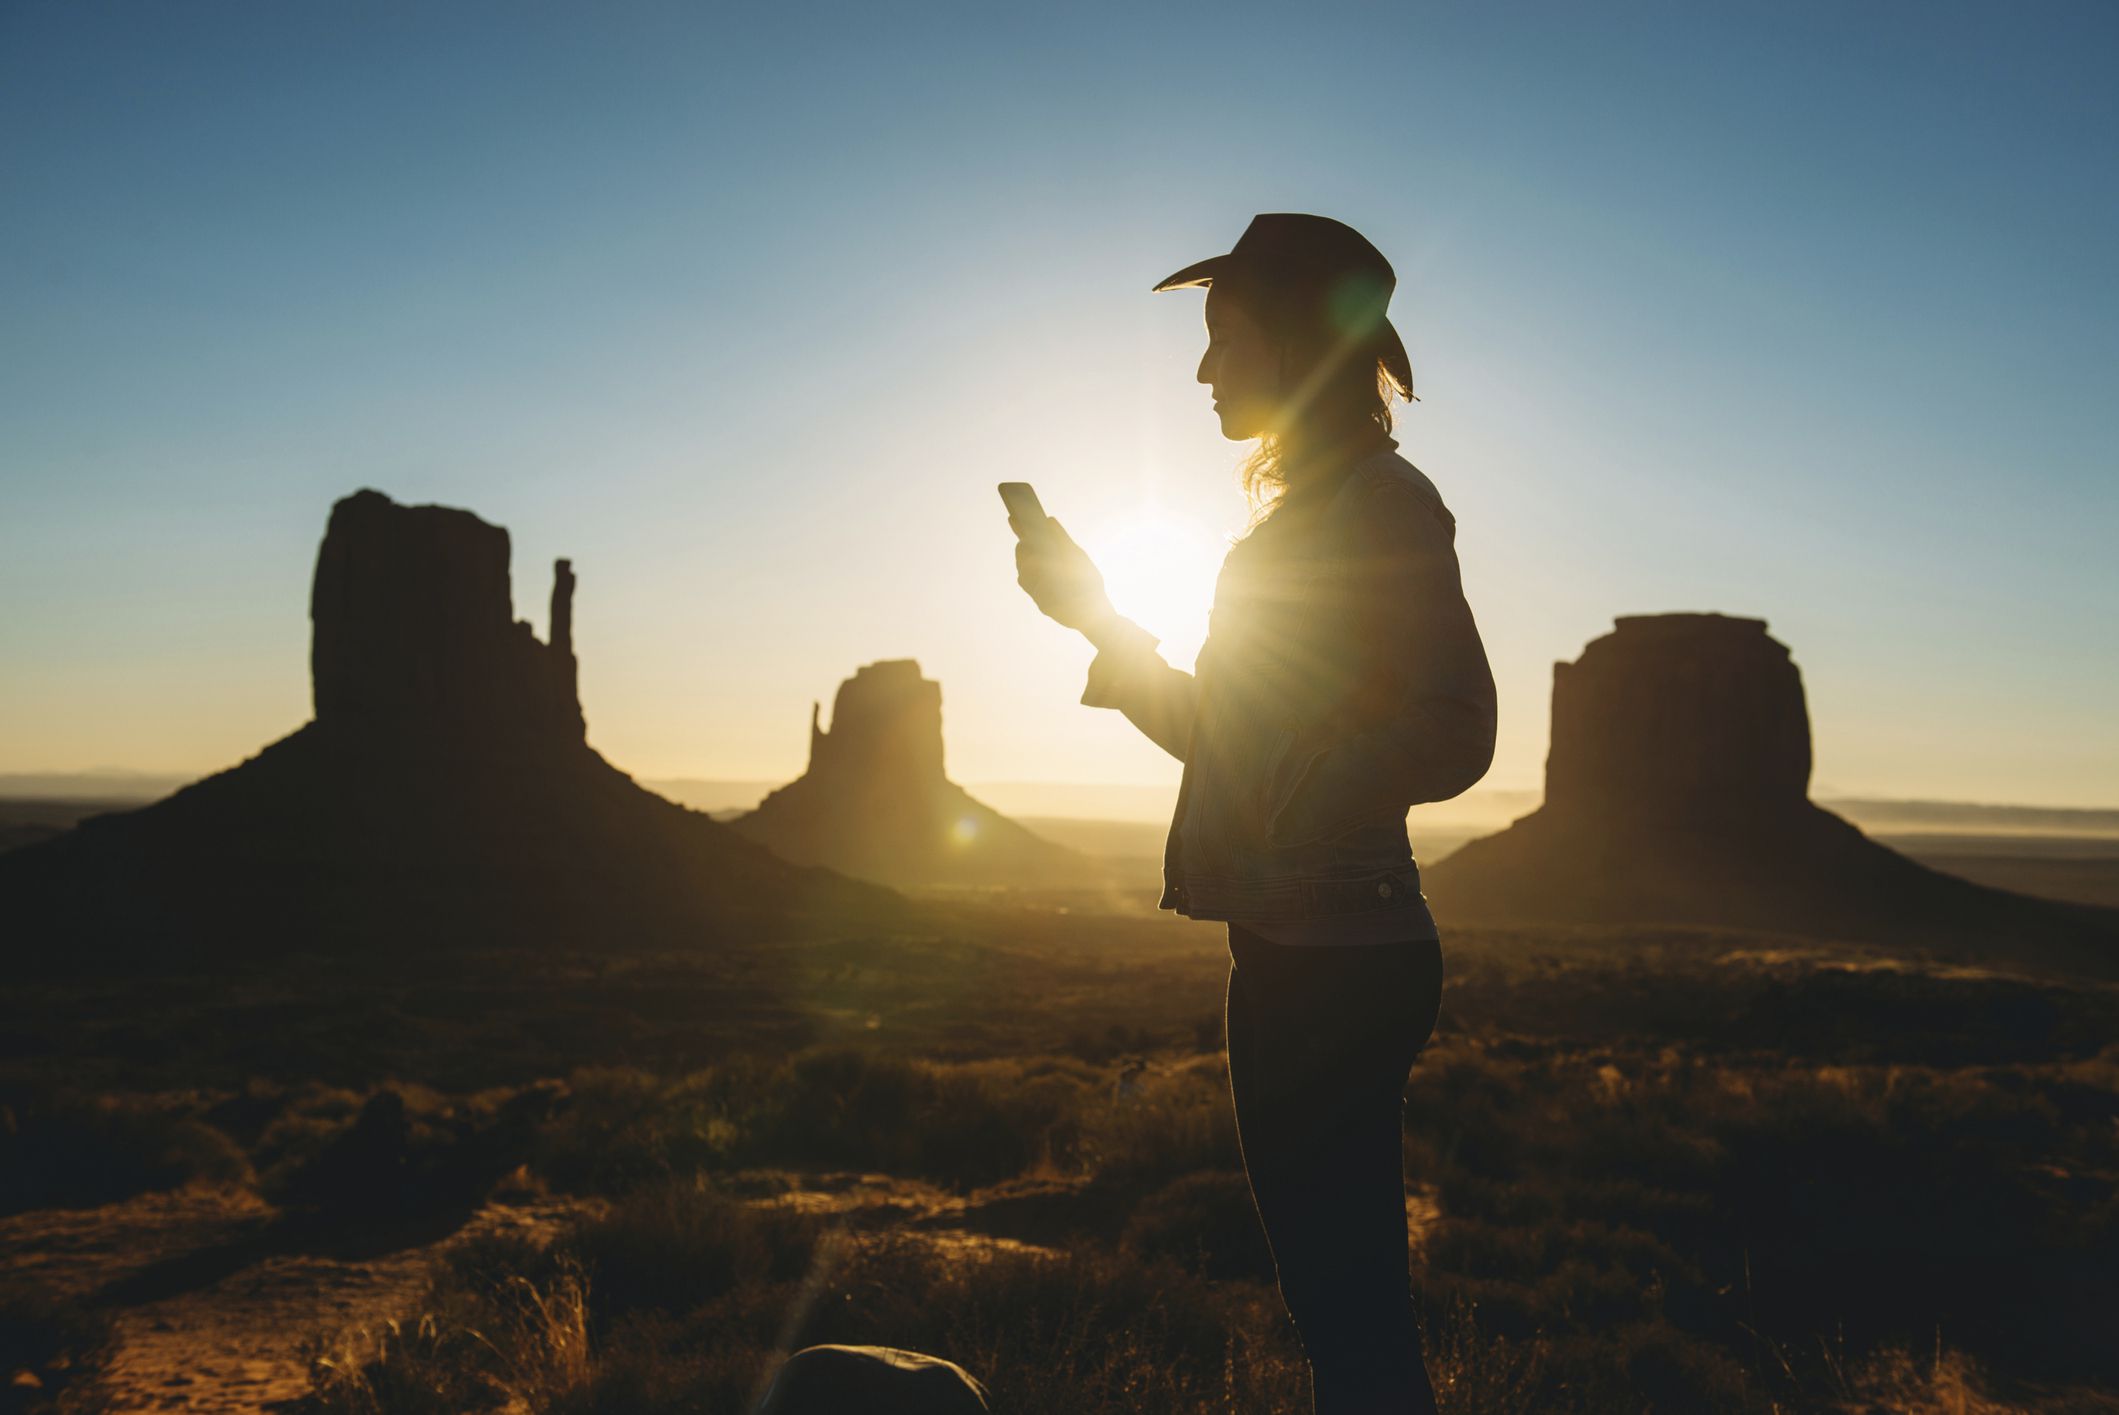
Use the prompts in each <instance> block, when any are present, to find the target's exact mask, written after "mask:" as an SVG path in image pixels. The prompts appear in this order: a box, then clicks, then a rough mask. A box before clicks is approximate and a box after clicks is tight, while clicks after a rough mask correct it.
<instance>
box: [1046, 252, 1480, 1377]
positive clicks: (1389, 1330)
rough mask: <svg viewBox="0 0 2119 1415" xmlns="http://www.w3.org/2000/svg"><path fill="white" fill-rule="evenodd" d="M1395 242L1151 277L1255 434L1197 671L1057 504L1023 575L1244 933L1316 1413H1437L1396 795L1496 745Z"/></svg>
mask: <svg viewBox="0 0 2119 1415" xmlns="http://www.w3.org/2000/svg"><path fill="white" fill-rule="evenodd" d="M1394 285H1395V277H1394V275H1393V274H1392V271H1391V267H1390V264H1389V262H1387V261H1385V260H1384V258H1383V256H1382V255H1381V254H1379V253H1378V252H1377V250H1376V248H1375V247H1374V246H1372V245H1370V244H1369V243H1368V242H1367V241H1366V240H1364V239H1363V238H1362V237H1361V236H1360V235H1359V234H1358V233H1356V232H1355V231H1354V230H1352V229H1351V228H1350V227H1347V226H1344V225H1342V224H1340V223H1339V222H1336V221H1331V220H1328V219H1326V218H1324V217H1319V216H1304V215H1292V214H1276V215H1266V216H1260V217H1258V218H1257V219H1255V220H1254V221H1252V222H1251V224H1250V226H1249V228H1248V229H1246V230H1245V232H1244V233H1243V236H1242V238H1241V239H1240V240H1238V241H1237V243H1236V245H1235V248H1234V249H1233V250H1231V251H1230V252H1229V253H1228V254H1227V255H1220V256H1215V257H1213V258H1211V259H1208V260H1204V261H1201V262H1200V263H1198V264H1197V265H1193V266H1189V267H1187V268H1186V269H1184V270H1181V271H1179V272H1178V273H1177V274H1175V275H1173V276H1171V277H1170V278H1169V279H1167V280H1164V281H1162V282H1161V283H1160V284H1158V285H1157V286H1156V287H1155V288H1156V289H1158V290H1172V289H1181V288H1190V287H1202V286H1203V287H1205V288H1206V291H1207V297H1206V322H1207V351H1206V355H1205V357H1204V358H1203V359H1202V360H1201V361H1200V365H1199V374H1198V378H1199V381H1200V382H1201V383H1204V384H1207V385H1209V386H1210V387H1212V389H1213V392H1214V410H1215V412H1216V413H1217V414H1218V415H1219V417H1220V419H1221V431H1222V436H1224V437H1226V438H1229V439H1230V440H1232V441H1251V440H1256V442H1257V443H1258V446H1257V448H1256V450H1255V451H1254V452H1253V453H1252V455H1251V456H1250V458H1249V460H1248V461H1247V462H1246V463H1245V466H1244V478H1245V484H1246V488H1247V490H1249V491H1250V492H1251V494H1252V495H1253V497H1254V498H1255V499H1257V500H1259V501H1261V502H1263V503H1264V504H1265V505H1266V507H1267V510H1266V514H1265V515H1264V516H1263V518H1262V519H1260V520H1258V521H1257V522H1256V523H1255V524H1254V526H1253V528H1252V529H1251V531H1250V532H1249V533H1248V534H1247V535H1245V536H1244V537H1243V539H1241V540H1240V541H1238V542H1237V543H1236V545H1235V546H1234V547H1233V548H1232V549H1231V550H1230V552H1229V555H1228V558H1227V560H1226V561H1224V562H1223V565H1222V569H1221V576H1220V579H1219V581H1218V582H1217V584H1216V587H1215V593H1214V611H1213V616H1212V618H1211V620H1210V621H1209V630H1208V635H1207V640H1206V643H1205V645H1204V646H1203V647H1202V648H1201V649H1200V651H1199V656H1198V661H1197V666H1196V669H1195V671H1194V672H1192V673H1183V672H1180V671H1178V670H1176V669H1174V668H1171V667H1170V666H1169V665H1168V664H1166V663H1164V662H1163V660H1162V658H1161V657H1160V656H1159V655H1158V654H1157V653H1156V652H1155V644H1156V640H1155V639H1154V638H1152V637H1151V636H1150V635H1148V634H1147V633H1145V632H1144V631H1143V630H1141V629H1140V628H1139V627H1138V626H1136V625H1133V624H1131V623H1129V622H1127V621H1126V620H1124V619H1121V618H1119V617H1118V615H1117V614H1116V613H1115V612H1113V610H1112V609H1111V606H1110V602H1109V601H1108V600H1107V599H1106V598H1105V595H1104V589H1103V580H1102V577H1101V576H1100V575H1099V574H1098V573H1097V570H1096V567H1095V566H1094V565H1093V564H1091V563H1090V561H1089V558H1088V557H1087V556H1086V555H1085V554H1084V553H1083V552H1082V551H1081V550H1080V548H1079V547H1077V546H1076V545H1075V544H1074V542H1073V540H1072V539H1071V538H1070V537H1068V536H1067V534H1066V532H1065V531H1064V530H1063V529H1062V528H1061V527H1060V526H1059V523H1058V522H1056V521H1048V522H1047V523H1046V524H1045V525H1043V526H1020V525H1019V526H1018V527H1017V531H1018V534H1019V535H1021V536H1022V542H1021V544H1020V545H1019V546H1018V548H1017V552H1016V563H1017V570H1018V575H1019V581H1020V583H1021V584H1022V586H1023V588H1024V589H1025V590H1026V591H1028V592H1029V594H1030V595H1031V597H1032V598H1033V599H1035V600H1036V601H1037V605H1038V608H1039V609H1041V610H1043V611H1044V612H1045V613H1046V614H1047V615H1049V616H1051V617H1052V618H1053V619H1056V620H1058V621H1059V622H1060V623H1062V624H1065V625H1068V626H1069V627H1071V628H1075V629H1078V630H1080V631H1081V632H1082V633H1083V634H1084V635H1086V636H1087V637H1088V638H1089V640H1090V641H1091V642H1092V643H1093V644H1094V645H1095V646H1096V648H1097V650H1098V652H1097V655H1096V659H1095V661H1094V662H1093V663H1092V664H1091V665H1090V668H1089V681H1088V687H1087V690H1086V691H1085V692H1084V693H1083V695H1082V701H1083V702H1084V703H1087V704H1090V705H1092V706H1097V707H1115V708H1117V709H1119V710H1120V711H1121V712H1123V713H1125V715H1126V716H1127V717H1128V718H1129V719H1131V720H1132V721H1133V723H1134V724H1135V725H1136V726H1138V727H1139V728H1140V730H1141V731H1142V732H1144V733H1146V734H1147V735H1148V736H1149V737H1150V738H1151V739H1153V740H1154V741H1155V742H1156V743H1158V744H1159V745H1161V746H1162V747H1163V748H1164V749H1165V750H1167V751H1169V752H1170V753H1171V754H1172V755H1173V756H1175V757H1177V758H1178V759H1179V760H1181V761H1183V762H1184V764H1185V767H1184V777H1183V783H1182V785H1181V786H1180V787H1179V790H1178V797H1177V809H1176V813H1175V815H1174V818H1173V819H1172V821H1171V826H1170V835H1169V840H1168V844H1167V846H1166V849H1165V852H1164V861H1163V874H1164V889H1163V898H1162V906H1163V907H1164V908H1167V909H1174V910H1176V911H1178V912H1179V913H1182V914H1186V915H1189V916H1191V917H1193V918H1199V919H1219V920H1226V921H1227V922H1228V926H1229V954H1230V961H1231V966H1230V969H1229V991H1228V1014H1227V1028H1228V1047H1229V1084H1230V1090H1231V1092H1232V1094H1233V1097H1234V1100H1235V1107H1236V1122H1237V1132H1238V1136H1239V1139H1240V1141H1241V1144H1242V1148H1243V1161H1244V1168H1245V1171H1246V1172H1247V1174H1248V1175H1249V1177H1250V1183H1251V1193H1252V1196H1253V1198H1254V1199H1255V1201H1256V1203H1257V1206H1258V1214H1259V1218H1260V1220H1261V1221H1262V1222H1263V1224H1264V1227H1265V1231H1266V1236H1267V1238H1268V1239H1269V1240H1270V1241H1271V1244H1272V1249H1273V1260H1274V1264H1275V1266H1276V1268H1277V1269H1278V1272H1279V1278H1280V1291H1281V1295H1282V1297H1283V1299H1284V1300H1285V1301H1286V1303H1287V1308H1288V1312H1289V1315H1290V1316H1292V1317H1293V1319H1294V1321H1295V1325H1296V1329H1297V1330H1298V1331H1299V1332H1300V1334H1301V1337H1302V1344H1303V1349H1304V1351H1305V1353H1306V1354H1307V1355H1308V1357H1309V1362H1310V1371H1311V1379H1312V1388H1313V1392H1314V1400H1315V1406H1316V1410H1317V1411H1318V1412H1319V1415H1372V1412H1390V1415H1403V1412H1406V1411H1431V1410H1433V1409H1434V1408H1435V1403H1434V1402H1435V1397H1434V1391H1433V1388H1432V1386H1431V1385H1430V1384H1429V1381H1428V1375H1427V1371H1426V1368H1425V1366H1424V1365H1423V1363H1422V1361H1421V1356H1420V1342H1419V1337H1418V1335H1417V1327H1416V1322H1415V1316H1414V1308H1413V1302H1412V1297H1411V1294H1410V1291H1409V1284H1408V1280H1407V1273H1406V1221H1405V1178H1404V1170H1403V1159H1402V1149H1401V1142H1402V1132H1401V1125H1402V1117H1401V1112H1402V1109H1403V1105H1404V1090H1405V1080H1406V1075H1407V1073H1408V1071H1409V1070H1410V1069H1411V1067H1412V1064H1413V1061H1414V1058H1415V1057H1416V1056H1418V1054H1419V1052H1420V1051H1421V1049H1422V1048H1423V1047H1424V1046H1425V1045H1426V1044H1427V1041H1428V1039H1429V1037H1430V1036H1431V1035H1432V1034H1433V1032H1434V1027H1435V1022H1436V1018H1437V1013H1438V1010H1439V1007H1440V1003H1441V993H1442V946H1441V942H1440V936H1439V935H1438V933H1437V932H1436V928H1435V921H1434V918H1433V917H1432V915H1430V914H1429V912H1428V909H1427V903H1426V900H1425V899H1424V898H1423V897H1422V895H1421V892H1420V874H1419V869H1418V867H1417V865H1416V864H1415V863H1414V860H1413V856H1412V851H1411V849H1410V848H1409V845H1408V842H1407V839H1406V833H1405V815H1406V811H1407V809H1408V808H1409V807H1411V806H1412V805H1414V804H1416V803H1418V802H1421V801H1439V800H1444V799H1447V798H1448V797H1451V796H1455V795H1457V794H1458V793H1459V792H1462V791H1464V790H1465V789H1466V788H1468V787H1470V786H1471V785H1472V784H1473V783H1474V782H1476V781H1478V779H1479V778H1480V777H1481V776H1483V775H1484V774H1485V772H1486V768H1487V766H1488V764H1489V762H1490V761H1491V759H1492V755H1493V740H1494V684H1493V676H1492V674H1491V673H1490V672H1489V671H1488V668H1487V663H1486V652H1485V649H1484V647H1483V646H1482V645H1481V643H1480V640H1479V632H1478V629H1477V627H1476V626H1475V625H1474V623H1473V622H1472V615H1471V611H1470V609H1469V608H1468V607H1467V606H1466V604H1465V601H1464V593H1463V588H1462V586H1461V584H1460V582H1459V578H1458V572H1457V557H1456V550H1455V545H1454V537H1455V529H1456V522H1455V520H1454V518H1453V517H1452V516H1451V515H1450V512H1449V511H1448V509H1447V508H1446V507H1445V506H1444V505H1443V503H1442V498H1441V496H1440V495H1439V494H1438V493H1437V492H1436V490H1435V488H1434V485H1433V483H1431V482H1430V481H1428V479H1427V478H1426V477H1425V476H1424V475H1422V474H1421V473H1420V471H1419V470H1418V469H1416V468H1415V467H1414V466H1413V465H1412V464H1411V463H1409V462H1407V461H1406V460H1405V459H1404V458H1402V457H1400V456H1398V455H1397V450H1396V449H1397V443H1396V442H1395V441H1393V440H1392V438H1391V437H1390V428H1391V410H1390V399H1391V396H1392V395H1393V394H1399V395H1403V396H1406V397H1410V396H1411V395H1412V371H1411V369H1410V367H1409V365H1408V363H1407V360H1406V355H1405V346H1404V344H1403V343H1402V342H1400V340H1399V338H1398V335H1397V332H1396V331H1395V330H1394V329H1392V327H1391V324H1390V321H1389V319H1388V318H1387V317H1386V314H1385V309H1386V306H1387V305H1388V302H1389V300H1390V295H1391V291H1392V289H1393V287H1394Z"/></svg>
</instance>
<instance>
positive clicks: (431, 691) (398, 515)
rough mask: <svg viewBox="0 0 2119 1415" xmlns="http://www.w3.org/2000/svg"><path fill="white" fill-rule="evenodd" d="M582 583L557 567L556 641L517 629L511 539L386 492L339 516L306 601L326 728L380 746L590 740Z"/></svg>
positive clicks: (357, 501)
mask: <svg viewBox="0 0 2119 1415" xmlns="http://www.w3.org/2000/svg"><path fill="white" fill-rule="evenodd" d="M573 600H574V572H573V567H572V566H571V565H570V564H569V563H568V562H567V561H564V560H562V561H560V562H559V563H558V565H557V566H556V567H555V571H554V574H553V584H552V642H551V643H550V644H541V643H539V642H538V641H537V638H536V636H535V635H534V634H533V633H531V631H530V626H529V625H528V624H525V623H522V622H520V621H518V620H517V619H516V618H515V612H514V609H513V607H512V605H511V604H510V597H509V588H508V533H507V532H506V531H505V530H503V529H501V528H500V527H499V526H493V525H488V524H487V523H486V522H484V521H481V520H480V519H478V517H476V516H474V515H472V514H471V513H470V512H469V511H458V510H456V509H454V508H452V507H447V506H399V505H398V504H397V503H396V502H394V501H392V500H390V498H389V497H387V496H384V495H383V494H382V493H381V492H377V491H361V492H356V493H355V494H353V495H352V496H349V497H347V498H346V499H345V500H343V501H341V502H339V503H338V505H336V506H334V507H333V508H332V509H331V522H330V525H329V526H328V527H327V528H326V529H325V531H324V544H323V548H322V549H321V550H320V551H319V552H318V553H317V559H316V580H315V583H314V586H313V588H312V590H311V592H310V596H309V618H310V623H311V638H310V651H309V666H310V676H311V679H312V682H313V685H314V692H315V701H316V720H317V722H318V723H319V724H320V725H322V726H324V727H325V728H326V729H328V730H331V731H335V732H342V733H345V734H348V735H353V734H362V735H367V736H370V737H372V738H373V739H374V740H375V741H376V742H378V743H383V742H401V743H407V744H409V743H413V742H417V741H421V740H424V739H429V738H436V737H449V736H458V735H463V734H474V735H476V736H478V737H480V738H486V737H488V736H490V735H491V734H494V733H500V734H503V735H507V736H529V737H539V738H556V737H570V738H573V739H576V740H579V739H580V738H581V737H582V735H583V723H582V719H581V705H580V703H579V701H578V700H577V699H576V696H575V690H574V676H575V669H574V651H573V644H572V623H573Z"/></svg>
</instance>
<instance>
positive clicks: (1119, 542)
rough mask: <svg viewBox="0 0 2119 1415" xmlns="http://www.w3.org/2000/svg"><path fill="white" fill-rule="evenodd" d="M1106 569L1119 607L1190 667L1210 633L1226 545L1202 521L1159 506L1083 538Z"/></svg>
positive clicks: (1107, 581)
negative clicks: (1217, 578)
mask: <svg viewBox="0 0 2119 1415" xmlns="http://www.w3.org/2000/svg"><path fill="white" fill-rule="evenodd" d="M1082 548H1083V549H1084V550H1086V551H1088V552H1089V554H1090V557H1091V558H1092V559H1094V560H1095V561H1096V565H1097V568H1098V569H1099V570H1102V571H1103V572H1104V588H1105V589H1106V590H1107V591H1108V592H1109V593H1110V596H1111V603H1112V604H1113V605H1114V606H1115V607H1116V608H1117V610H1118V612H1119V613H1121V614H1123V615H1125V616H1126V617H1127V618H1128V619H1131V620H1132V621H1133V622H1134V623H1136V624H1138V625H1140V626H1141V627H1142V628H1143V629H1146V630H1147V631H1148V632H1149V633H1151V634H1153V635H1155V637H1156V638H1158V639H1161V640H1162V650H1161V651H1162V655H1163V657H1164V658H1166V659H1168V660H1169V661H1170V662H1171V663H1173V664H1175V665H1177V666H1178V667H1188V666H1190V664H1191V662H1192V658H1193V655H1195V654H1197V653H1198V652H1199V646H1200V644H1202V643H1204V642H1205V641H1206V637H1207V611H1208V610H1209V609H1210V608H1211V607H1212V606H1213V603H1214V577H1215V575H1216V574H1217V573H1219V571H1220V569H1221V553H1222V550H1221V547H1220V546H1219V545H1217V544H1216V542H1215V540H1214V538H1213V537H1212V536H1210V535H1209V534H1207V532H1206V531H1205V530H1203V529H1202V528H1201V527H1199V526H1198V525H1196V524H1194V523H1192V522H1190V521H1186V520H1184V519H1182V518H1180V517H1176V516H1172V515H1170V514H1168V513H1167V512H1164V511H1160V510H1157V509H1154V508H1147V509H1143V510H1141V511H1138V512H1135V513H1133V514H1132V515H1129V516H1126V517H1124V518H1123V519H1120V520H1117V521H1114V522H1112V523H1111V524H1110V525H1108V526H1105V527H1102V528H1100V529H1099V530H1097V531H1096V532H1094V533H1092V534H1091V535H1090V536H1089V537H1087V538H1085V539H1084V540H1083V541H1082Z"/></svg>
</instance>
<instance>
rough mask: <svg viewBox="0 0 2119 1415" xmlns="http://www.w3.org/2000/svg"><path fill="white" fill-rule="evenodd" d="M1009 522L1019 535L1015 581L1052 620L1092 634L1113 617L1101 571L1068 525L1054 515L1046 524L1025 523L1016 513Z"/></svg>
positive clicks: (1016, 549)
mask: <svg viewBox="0 0 2119 1415" xmlns="http://www.w3.org/2000/svg"><path fill="white" fill-rule="evenodd" d="M1008 524H1009V525H1010V526H1011V527H1013V528H1014V530H1015V534H1016V537H1017V539H1016V543H1015V582H1016V583H1017V584H1019V585H1021V586H1022V587H1023V592H1024V593H1025V594H1027V595H1029V596H1030V598H1031V599H1033V600H1035V601H1036V602H1037V607H1038V608H1039V609H1040V610H1042V611H1043V612H1044V614H1045V616H1046V617H1047V618H1048V619H1054V620H1057V621H1058V622H1060V623H1062V624H1064V625H1066V626H1067V627H1068V628H1070V629H1079V630H1081V631H1082V632H1083V633H1088V632H1089V631H1090V630H1091V629H1093V628H1095V627H1096V626H1098V625H1100V624H1103V623H1105V622H1106V621H1108V620H1109V619H1110V618H1111V617H1112V615H1113V613H1114V611H1113V610H1112V608H1111V600H1110V597H1109V596H1108V595H1106V594H1105V593H1104V577H1103V575H1102V573H1101V572H1099V571H1098V570H1097V568H1096V562H1095V561H1093V560H1091V559H1090V558H1089V553H1088V552H1087V551H1085V550H1083V549H1082V548H1081V547H1080V546H1078V545H1076V544H1075V543H1074V537H1073V536H1070V535H1068V534H1067V528H1066V527H1064V526H1062V525H1061V524H1060V523H1059V522H1058V521H1056V520H1054V519H1053V518H1052V517H1050V516H1047V517H1046V518H1045V524H1044V525H1043V526H1026V525H1023V524H1022V523H1020V522H1018V521H1017V520H1016V519H1015V517H1013V516H1010V517H1009V518H1008Z"/></svg>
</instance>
